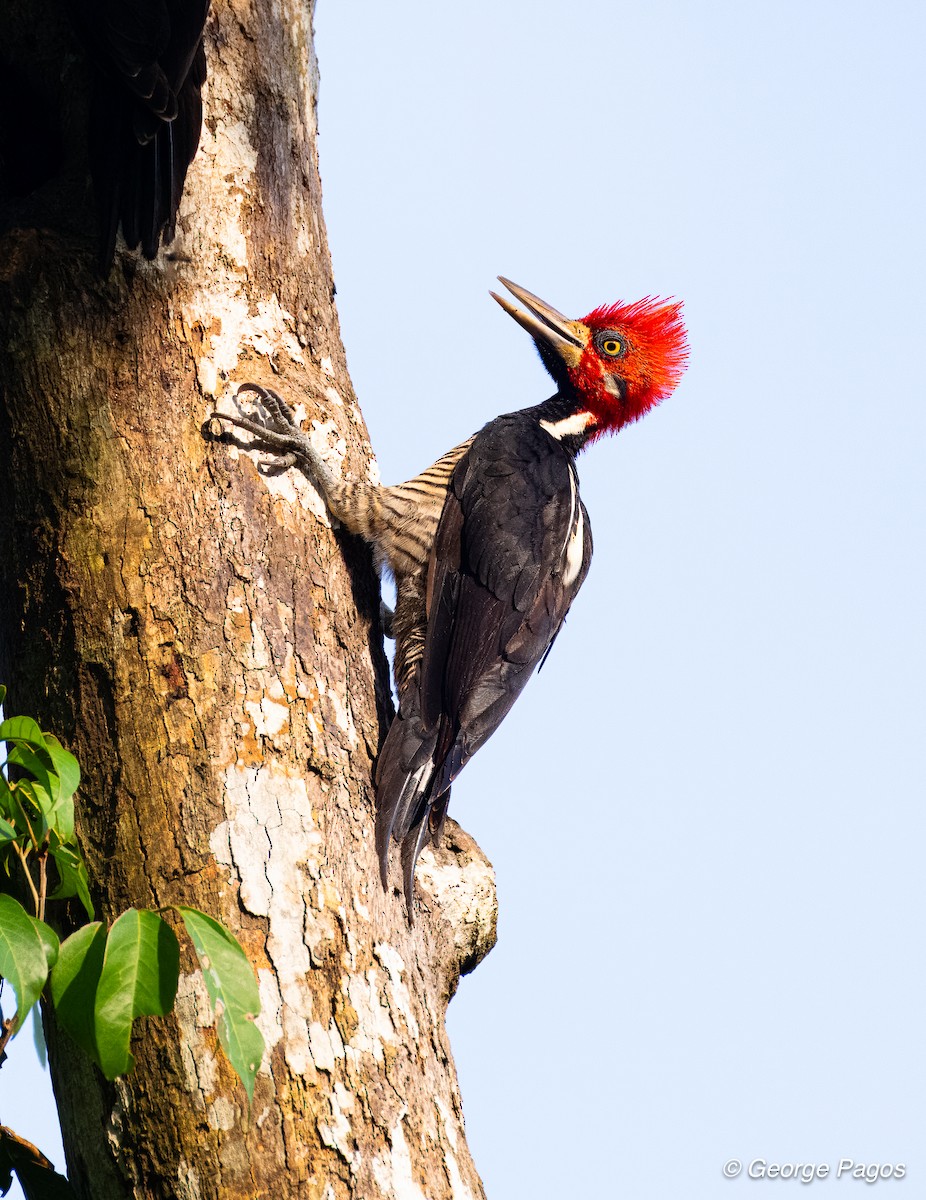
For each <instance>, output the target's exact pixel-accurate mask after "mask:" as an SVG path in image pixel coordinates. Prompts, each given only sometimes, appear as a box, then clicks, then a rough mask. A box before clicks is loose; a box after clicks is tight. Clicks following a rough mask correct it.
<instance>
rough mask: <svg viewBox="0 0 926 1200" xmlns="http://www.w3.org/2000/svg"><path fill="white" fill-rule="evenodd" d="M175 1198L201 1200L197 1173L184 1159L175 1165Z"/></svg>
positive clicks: (179, 1199)
mask: <svg viewBox="0 0 926 1200" xmlns="http://www.w3.org/2000/svg"><path fill="white" fill-rule="evenodd" d="M177 1197H178V1200H202V1191H201V1190H200V1186H199V1172H198V1171H197V1170H196V1168H195V1167H193V1166H191V1165H190V1164H189V1163H188V1162H187V1161H186V1159H185V1158H181V1159H180V1162H179V1163H178V1164H177Z"/></svg>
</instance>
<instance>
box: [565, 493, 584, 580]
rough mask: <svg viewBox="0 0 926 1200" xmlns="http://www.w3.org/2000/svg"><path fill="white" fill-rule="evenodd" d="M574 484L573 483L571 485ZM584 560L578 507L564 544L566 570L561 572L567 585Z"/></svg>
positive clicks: (580, 511)
mask: <svg viewBox="0 0 926 1200" xmlns="http://www.w3.org/2000/svg"><path fill="white" fill-rule="evenodd" d="M573 486H575V485H573ZM584 561H585V517H583V515H582V509H581V508H580V509H579V519H578V520H577V521H576V527H575V530H574V531H573V534H572V537H571V538H570V539H569V542H568V544H567V546H566V570H565V571H564V572H563V583H564V584H565V585H566V587H568V586H569V585H570V583H573V582H574V581H575V579H576V577H577V576H578V574H579V572H580V571H581V570H582V564H583V562H584Z"/></svg>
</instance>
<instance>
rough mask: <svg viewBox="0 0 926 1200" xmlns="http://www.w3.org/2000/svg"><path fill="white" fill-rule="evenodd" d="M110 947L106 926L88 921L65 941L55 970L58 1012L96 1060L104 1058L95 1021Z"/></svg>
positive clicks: (54, 995)
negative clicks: (99, 985)
mask: <svg viewBox="0 0 926 1200" xmlns="http://www.w3.org/2000/svg"><path fill="white" fill-rule="evenodd" d="M105 951H106V926H105V925H103V924H102V922H100V921H94V922H93V924H91V925H84V926H83V928H81V929H78V930H77V932H76V933H72V934H71V936H70V937H69V938H65V940H64V941H63V942H62V943H61V950H60V952H59V954H58V961H57V962H56V963H55V966H54V968H53V970H52V973H51V1000H52V1004H53V1005H54V1006H55V1015H56V1016H57V1017H58V1020H59V1021H60V1022H61V1024H62V1025H63V1026H64V1028H65V1029H66V1030H67V1031H68V1033H69V1034H70V1035H71V1037H72V1038H73V1039H74V1041H75V1042H77V1044H78V1046H80V1047H81V1048H82V1049H83V1050H85V1051H86V1052H87V1054H89V1055H90V1057H91V1058H92V1059H94V1061H95V1062H97V1063H98V1062H99V1061H100V1055H99V1052H98V1050H97V1046H96V1028H95V1026H94V1021H93V1012H94V1006H95V1004H96V991H97V985H98V984H99V982H100V974H101V972H102V970H103V955H104V953H105Z"/></svg>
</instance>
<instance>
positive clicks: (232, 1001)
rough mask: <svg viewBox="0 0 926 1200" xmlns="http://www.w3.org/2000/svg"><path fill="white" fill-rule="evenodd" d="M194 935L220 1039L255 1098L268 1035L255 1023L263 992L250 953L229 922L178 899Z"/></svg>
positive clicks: (186, 921)
mask: <svg viewBox="0 0 926 1200" xmlns="http://www.w3.org/2000/svg"><path fill="white" fill-rule="evenodd" d="M177 912H179V913H180V916H181V917H182V918H183V923H184V925H185V926H186V931H187V933H188V934H189V935H190V940H191V941H192V943H193V948H194V950H195V951H196V957H197V958H198V959H199V965H200V967H201V968H202V972H203V978H204V979H205V981H206V990H207V991H208V993H209V999H210V1000H211V1001H212V1004H213V1007H214V1008H215V1010H216V1016H217V1018H218V1031H219V1041H220V1042H221V1043H222V1047H223V1049H224V1050H225V1053H226V1054H227V1055H228V1059H229V1062H230V1063H231V1065H232V1066H233V1067H234V1069H235V1072H236V1073H237V1075H238V1078H239V1079H240V1080H241V1082H242V1083H243V1084H244V1087H245V1091H246V1092H247V1094H248V1100H249V1101H250V1100H253V1099H254V1079H255V1077H256V1075H257V1068H258V1067H259V1066H260V1060H261V1058H262V1056H263V1053H264V1039H263V1035H262V1034H261V1032H260V1030H259V1029H258V1028H257V1026H256V1025H255V1024H254V1018H255V1017H256V1016H257V1014H258V1013H259V1012H260V996H259V993H258V990H257V980H256V978H255V976H254V970H253V968H252V967H251V964H250V963H249V962H248V959H247V955H246V954H245V953H244V951H243V950H242V949H241V946H240V945H239V944H238V942H237V941H236V940H235V938H234V937H232V935H231V934H230V933H229V932H228V930H227V929H226V928H225V926H224V925H221V924H220V923H219V922H218V921H216V920H214V919H213V918H212V917H207V916H206V914H205V913H202V912H199V910H198V909H195V908H187V907H185V906H184V905H177Z"/></svg>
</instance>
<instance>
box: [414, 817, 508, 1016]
mask: <svg viewBox="0 0 926 1200" xmlns="http://www.w3.org/2000/svg"><path fill="white" fill-rule="evenodd" d="M416 879H417V882H418V886H419V888H420V890H421V893H422V895H423V898H424V899H425V900H426V901H428V902H430V905H431V908H432V916H431V918H429V919H430V920H432V921H434V918H435V917H436V918H438V919H439V920H438V921H435V922H434V929H435V934H436V936H437V937H438V938H439V941H440V945H439V953H438V961H439V963H440V966H441V967H442V968H443V970H444V975H445V989H446V991H445V994H446V998H447V999H448V1000H449V999H450V997H451V996H453V994H454V992H455V991H456V990H457V985H458V984H459V982H460V976H461V975H467V974H469V972H470V971H473V970H475V968H476V967H477V966H478V965H479V964H480V963H481V962H482V960H483V959H484V958H485V956H486V955H487V954H488V953H489V951H490V950H491V949H492V947H493V946H494V945H495V941H496V933H497V924H498V899H497V896H496V893H495V870H494V868H493V866H492V864H491V863H490V862H489V860H488V859H487V858H486V856H485V854H484V853H483V852H482V850H481V849H480V848H479V846H477V844H476V842H475V841H474V840H473V838H471V837H470V835H469V834H468V833H466V832H465V830H463V829H461V828H460V826H459V825H458V824H457V823H456V821H454V820H453V819H451V818H448V820H447V823H446V825H445V826H444V832H443V837H442V838H441V843H440V845H439V846H438V847H436V848H435V847H433V846H429V847H428V848H427V849H425V850H424V851H423V852H422V854H421V857H420V859H419V860H418V869H417V872H416Z"/></svg>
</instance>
